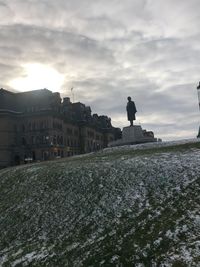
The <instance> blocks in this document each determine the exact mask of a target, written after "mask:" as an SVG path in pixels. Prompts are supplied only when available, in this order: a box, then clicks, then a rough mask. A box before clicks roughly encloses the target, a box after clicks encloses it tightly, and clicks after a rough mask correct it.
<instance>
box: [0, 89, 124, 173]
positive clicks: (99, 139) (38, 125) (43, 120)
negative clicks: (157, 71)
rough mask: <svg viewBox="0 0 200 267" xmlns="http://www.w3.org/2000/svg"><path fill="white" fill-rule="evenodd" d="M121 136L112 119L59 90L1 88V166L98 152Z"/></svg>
mask: <svg viewBox="0 0 200 267" xmlns="http://www.w3.org/2000/svg"><path fill="white" fill-rule="evenodd" d="M120 135H121V130H120V129H119V128H114V127H113V126H112V124H111V119H110V118H108V117H107V116H98V115H97V114H93V115H92V114H91V109H90V107H88V106H85V105H84V104H82V103H80V102H77V103H71V101H70V98H68V97H66V98H64V99H63V100H62V99H61V97H60V94H59V93H53V92H51V91H49V90H47V89H41V90H35V91H29V92H23V93H13V92H9V91H7V90H4V89H0V168H3V167H7V166H13V165H19V164H22V163H27V162H34V161H43V160H52V159H55V158H60V157H69V156H73V155H78V154H83V153H87V152H92V151H97V150H99V149H102V148H104V147H107V145H108V143H109V142H111V141H114V140H116V139H118V138H120Z"/></svg>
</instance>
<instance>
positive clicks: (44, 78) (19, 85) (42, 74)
mask: <svg viewBox="0 0 200 267" xmlns="http://www.w3.org/2000/svg"><path fill="white" fill-rule="evenodd" d="M22 67H23V68H24V75H23V77H19V78H16V79H14V80H12V81H10V82H9V86H11V87H12V88H13V89H16V90H18V91H23V92H25V91H30V90H36V89H42V88H47V89H49V90H51V91H54V92H55V91H59V90H60V89H61V87H62V84H63V82H64V75H62V74H60V73H59V72H58V71H57V70H56V69H54V68H52V67H50V66H48V65H43V64H39V63H30V64H24V65H22Z"/></svg>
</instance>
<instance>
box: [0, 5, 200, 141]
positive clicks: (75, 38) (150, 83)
mask: <svg viewBox="0 0 200 267" xmlns="http://www.w3.org/2000/svg"><path fill="white" fill-rule="evenodd" d="M199 14H200V5H199V0H123V1H121V0H56V1H55V0H12V1H10V0H0V18H1V19H0V87H2V88H5V89H7V90H11V91H28V90H35V89H41V88H48V89H49V90H52V91H54V92H56V91H58V92H60V93H61V96H62V97H65V96H70V97H71V90H70V89H71V88H72V87H73V88H74V89H73V92H74V98H75V101H80V102H82V103H85V104H86V105H90V106H91V108H92V112H93V113H98V114H99V115H102V114H105V115H108V116H109V117H111V118H112V123H113V125H114V126H115V127H121V128H122V127H125V126H128V125H129V122H128V121H127V116H126V103H127V97H128V96H131V97H132V100H134V101H135V104H136V107H137V110H138V112H137V113H136V118H137V120H136V122H135V124H140V125H141V126H142V128H144V129H147V130H152V131H154V133H155V136H156V137H158V138H162V139H163V140H175V139H183V138H184V139H185V138H193V137H196V135H197V132H198V128H199V125H200V114H199V109H198V98H197V89H196V87H197V85H198V82H199V80H200V15H199Z"/></svg>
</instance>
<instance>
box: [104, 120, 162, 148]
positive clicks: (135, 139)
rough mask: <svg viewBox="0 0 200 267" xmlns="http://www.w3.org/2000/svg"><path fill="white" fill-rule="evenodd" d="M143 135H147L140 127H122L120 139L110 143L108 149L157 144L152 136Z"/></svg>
mask: <svg viewBox="0 0 200 267" xmlns="http://www.w3.org/2000/svg"><path fill="white" fill-rule="evenodd" d="M145 133H147V132H146V130H143V129H142V127H141V126H140V125H133V126H128V127H124V128H123V130H122V139H118V140H116V141H113V142H110V143H109V144H108V147H113V146H123V145H134V144H141V143H149V142H157V139H156V138H154V136H153V135H152V136H151V135H146V134H145ZM151 133H152V132H151ZM152 134H153V133H152Z"/></svg>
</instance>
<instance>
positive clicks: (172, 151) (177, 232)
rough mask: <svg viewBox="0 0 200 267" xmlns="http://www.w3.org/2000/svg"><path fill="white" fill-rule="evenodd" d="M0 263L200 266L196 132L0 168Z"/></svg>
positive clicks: (199, 148) (199, 178)
mask: <svg viewBox="0 0 200 267" xmlns="http://www.w3.org/2000/svg"><path fill="white" fill-rule="evenodd" d="M0 266H12V267H14V266H39V267H42V266H53V267H54V266H55V267H59V266H69V267H73V266H74V267H79V266H119V267H127V266H138V267H142V266H149V267H150V266H163V267H164V266H174V267H179V266H180V267H181V266H195V267H196V266H200V142H197V141H191V142H181V143H167V144H162V145H160V144H154V145H139V146H135V147H134V146H133V147H122V148H116V149H107V150H105V151H103V152H99V153H94V154H88V155H84V156H80V157H73V158H68V159H61V160H57V161H51V162H43V163H39V164H32V165H25V166H19V167H16V168H8V169H4V170H1V171H0Z"/></svg>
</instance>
